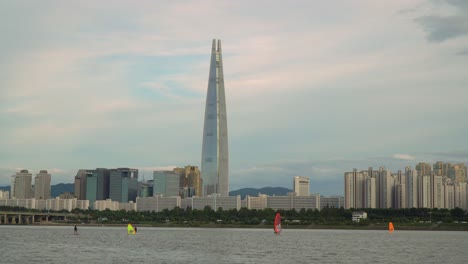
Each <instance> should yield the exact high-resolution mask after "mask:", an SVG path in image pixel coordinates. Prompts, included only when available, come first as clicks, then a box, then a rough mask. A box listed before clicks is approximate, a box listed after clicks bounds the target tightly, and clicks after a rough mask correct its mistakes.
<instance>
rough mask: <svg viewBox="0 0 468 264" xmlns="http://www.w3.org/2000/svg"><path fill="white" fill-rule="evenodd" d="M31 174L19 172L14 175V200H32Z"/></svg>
mask: <svg viewBox="0 0 468 264" xmlns="http://www.w3.org/2000/svg"><path fill="white" fill-rule="evenodd" d="M31 182H32V174H31V173H29V171H28V170H21V171H20V172H17V173H16V176H15V183H14V188H15V190H14V197H15V198H16V199H30V198H32V188H31V187H32V186H31Z"/></svg>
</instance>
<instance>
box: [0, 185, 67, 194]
mask: <svg viewBox="0 0 468 264" xmlns="http://www.w3.org/2000/svg"><path fill="white" fill-rule="evenodd" d="M50 189H51V190H50V192H51V196H52V197H57V196H59V195H60V194H61V193H65V192H69V193H72V192H74V191H75V184H73V183H59V184H56V185H52V186H50ZM0 190H3V191H10V186H1V187H0Z"/></svg>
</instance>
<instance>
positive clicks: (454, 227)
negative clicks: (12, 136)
mask: <svg viewBox="0 0 468 264" xmlns="http://www.w3.org/2000/svg"><path fill="white" fill-rule="evenodd" d="M34 225H44V226H74V225H77V226H95V227H98V226H99V227H126V226H127V224H126V223H63V222H41V223H40V224H34ZM135 225H136V226H138V227H160V228H161V227H162V228H265V229H269V228H272V227H271V226H270V225H265V224H260V225H244V224H218V223H216V224H215V223H136V224H135ZM387 228H388V226H387V224H368V225H359V224H334V225H326V224H310V225H299V224H295V225H285V224H283V230H287V229H337V230H387ZM395 230H417V231H424V230H427V231H468V224H462V223H460V224H452V223H447V224H443V223H442V224H402V225H399V224H395Z"/></svg>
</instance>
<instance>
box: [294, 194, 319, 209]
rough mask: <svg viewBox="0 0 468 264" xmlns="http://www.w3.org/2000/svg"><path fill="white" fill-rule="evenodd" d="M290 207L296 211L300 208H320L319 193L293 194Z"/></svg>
mask: <svg viewBox="0 0 468 264" xmlns="http://www.w3.org/2000/svg"><path fill="white" fill-rule="evenodd" d="M292 208H294V209H296V210H297V211H299V210H301V209H317V210H320V194H313V195H309V196H293V197H292Z"/></svg>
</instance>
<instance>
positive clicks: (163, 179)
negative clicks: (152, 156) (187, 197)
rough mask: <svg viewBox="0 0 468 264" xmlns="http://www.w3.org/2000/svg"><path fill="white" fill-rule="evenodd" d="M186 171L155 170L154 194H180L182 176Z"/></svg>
mask: <svg viewBox="0 0 468 264" xmlns="http://www.w3.org/2000/svg"><path fill="white" fill-rule="evenodd" d="M183 174H184V173H183V172H182V171H180V170H176V171H154V172H153V195H162V196H178V195H179V191H180V178H181V176H182V175H183Z"/></svg>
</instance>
